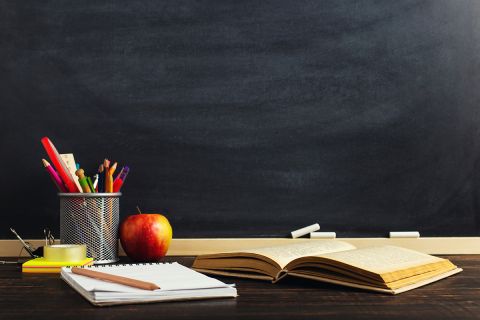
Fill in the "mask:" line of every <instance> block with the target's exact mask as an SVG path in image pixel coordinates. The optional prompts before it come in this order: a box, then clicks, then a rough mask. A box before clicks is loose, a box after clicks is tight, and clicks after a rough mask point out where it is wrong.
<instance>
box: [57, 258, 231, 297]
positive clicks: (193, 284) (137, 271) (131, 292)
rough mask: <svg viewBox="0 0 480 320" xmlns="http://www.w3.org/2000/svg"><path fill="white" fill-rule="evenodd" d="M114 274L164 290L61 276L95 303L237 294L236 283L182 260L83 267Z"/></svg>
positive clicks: (68, 270)
mask: <svg viewBox="0 0 480 320" xmlns="http://www.w3.org/2000/svg"><path fill="white" fill-rule="evenodd" d="M82 268H86V269H89V270H94V271H100V272H103V273H108V274H111V275H117V276H123V277H128V278H131V279H135V280H141V281H147V282H151V283H154V284H155V285H157V286H158V287H160V288H161V289H157V290H142V289H137V288H133V287H129V286H125V285H122V284H118V283H113V282H108V281H104V280H99V279H94V278H90V277H86V276H83V275H78V274H74V273H73V272H72V270H71V268H69V267H64V268H62V271H61V273H60V275H61V277H62V278H63V280H65V282H67V283H68V284H69V285H70V286H71V287H72V288H73V289H75V290H76V291H78V293H80V294H81V295H82V296H83V297H84V298H85V299H87V300H88V301H90V302H91V303H92V304H93V305H96V306H110V305H116V304H132V303H150V302H160V301H172V300H193V299H212V298H226V297H236V296H237V290H236V289H235V287H234V286H233V285H228V284H225V283H223V282H221V281H219V280H217V279H214V278H210V277H207V276H206V275H203V274H201V273H198V272H195V271H193V270H192V269H189V268H187V267H184V266H182V265H181V264H179V263H176V262H173V263H141V264H123V265H100V266H92V267H82Z"/></svg>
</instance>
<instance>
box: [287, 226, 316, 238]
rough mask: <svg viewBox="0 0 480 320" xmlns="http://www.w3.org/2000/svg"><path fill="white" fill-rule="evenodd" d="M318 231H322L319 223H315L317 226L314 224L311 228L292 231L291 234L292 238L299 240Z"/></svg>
mask: <svg viewBox="0 0 480 320" xmlns="http://www.w3.org/2000/svg"><path fill="white" fill-rule="evenodd" d="M317 230H320V225H319V224H318V223H315V224H312V225H311V226H308V227H305V228H302V229H298V230H295V231H292V232H291V234H292V238H298V237H301V236H304V235H306V234H309V233H310V232H314V231H317Z"/></svg>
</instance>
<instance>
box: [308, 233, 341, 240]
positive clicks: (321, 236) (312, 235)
mask: <svg viewBox="0 0 480 320" xmlns="http://www.w3.org/2000/svg"><path fill="white" fill-rule="evenodd" d="M336 237H337V233H335V232H310V238H312V239H335V238H336Z"/></svg>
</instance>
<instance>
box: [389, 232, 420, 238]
mask: <svg viewBox="0 0 480 320" xmlns="http://www.w3.org/2000/svg"><path fill="white" fill-rule="evenodd" d="M390 238H420V232H418V231H390Z"/></svg>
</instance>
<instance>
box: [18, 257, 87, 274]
mask: <svg viewBox="0 0 480 320" xmlns="http://www.w3.org/2000/svg"><path fill="white" fill-rule="evenodd" d="M92 264H93V258H85V259H84V260H80V261H49V260H47V259H45V258H35V259H32V260H28V261H27V262H25V263H24V264H22V272H25V273H60V269H61V268H62V267H68V266H70V267H80V266H90V265H92Z"/></svg>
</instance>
